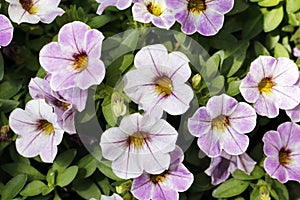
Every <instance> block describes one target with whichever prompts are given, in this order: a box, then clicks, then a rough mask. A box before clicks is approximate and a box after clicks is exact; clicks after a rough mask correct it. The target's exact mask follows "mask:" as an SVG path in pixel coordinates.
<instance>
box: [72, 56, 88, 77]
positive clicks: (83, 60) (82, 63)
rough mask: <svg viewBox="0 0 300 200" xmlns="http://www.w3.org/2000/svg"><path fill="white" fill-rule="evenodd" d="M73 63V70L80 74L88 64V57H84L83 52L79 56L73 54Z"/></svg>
mask: <svg viewBox="0 0 300 200" xmlns="http://www.w3.org/2000/svg"><path fill="white" fill-rule="evenodd" d="M73 58H74V63H73V69H74V70H75V71H77V72H82V71H83V70H85V69H86V68H87V66H88V64H89V57H88V56H87V55H86V53H85V52H83V53H80V54H74V55H73Z"/></svg>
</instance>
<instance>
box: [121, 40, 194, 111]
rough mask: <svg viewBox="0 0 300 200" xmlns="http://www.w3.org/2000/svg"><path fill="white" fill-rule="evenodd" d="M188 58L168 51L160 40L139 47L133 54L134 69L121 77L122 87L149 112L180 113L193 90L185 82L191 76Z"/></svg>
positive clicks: (190, 97)
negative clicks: (154, 43) (134, 54)
mask: <svg viewBox="0 0 300 200" xmlns="http://www.w3.org/2000/svg"><path fill="white" fill-rule="evenodd" d="M188 63H189V59H188V58H187V57H186V56H185V55H184V54H183V53H181V52H176V51H175V52H172V53H170V54H168V51H167V49H166V47H165V46H163V45H161V44H157V45H151V46H147V47H144V48H142V49H141V50H140V51H139V52H138V53H137V54H136V56H135V60H134V65H135V67H136V68H137V69H135V70H132V71H130V72H128V73H127V74H126V75H125V77H124V91H125V93H126V94H127V95H128V96H129V97H130V98H131V99H132V100H133V101H134V102H135V103H137V104H139V106H140V108H141V109H143V110H144V111H146V112H148V113H153V111H154V110H155V113H159V114H157V115H158V116H161V115H162V112H163V110H164V111H166V112H167V113H169V114H171V115H180V114H183V113H185V112H186V111H187V109H188V108H189V107H190V105H189V103H190V101H191V100H192V98H193V96H194V93H193V90H192V88H191V87H190V86H188V85H187V84H185V82H186V81H187V80H188V79H189V78H190V76H191V69H190V67H189V64H188Z"/></svg>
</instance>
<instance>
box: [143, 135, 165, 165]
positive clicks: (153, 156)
mask: <svg viewBox="0 0 300 200" xmlns="http://www.w3.org/2000/svg"><path fill="white" fill-rule="evenodd" d="M145 143H146V145H147V147H148V149H149V151H150V153H151V155H152V157H153V158H154V160H155V161H156V162H157V164H158V165H159V166H160V167H161V168H163V167H162V166H161V164H160V162H158V160H157V159H156V157H155V156H154V154H153V152H152V150H151V148H150V146H149V144H148V141H146V140H145Z"/></svg>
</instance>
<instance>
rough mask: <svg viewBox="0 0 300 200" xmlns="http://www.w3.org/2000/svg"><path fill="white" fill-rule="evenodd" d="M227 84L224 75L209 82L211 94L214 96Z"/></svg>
mask: <svg viewBox="0 0 300 200" xmlns="http://www.w3.org/2000/svg"><path fill="white" fill-rule="evenodd" d="M224 86H225V78H224V76H222V75H221V76H217V77H215V78H214V79H213V80H212V81H210V83H209V87H208V90H209V95H210V96H213V95H216V94H218V93H219V92H220V91H222V90H223V89H224Z"/></svg>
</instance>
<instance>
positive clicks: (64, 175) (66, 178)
mask: <svg viewBox="0 0 300 200" xmlns="http://www.w3.org/2000/svg"><path fill="white" fill-rule="evenodd" d="M77 172H78V167H77V166H71V167H68V168H67V169H65V170H64V171H61V172H59V173H58V174H57V177H56V185H58V186H60V187H65V186H67V185H69V184H70V183H71V182H72V181H73V180H74V178H75V177H76V175H77Z"/></svg>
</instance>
